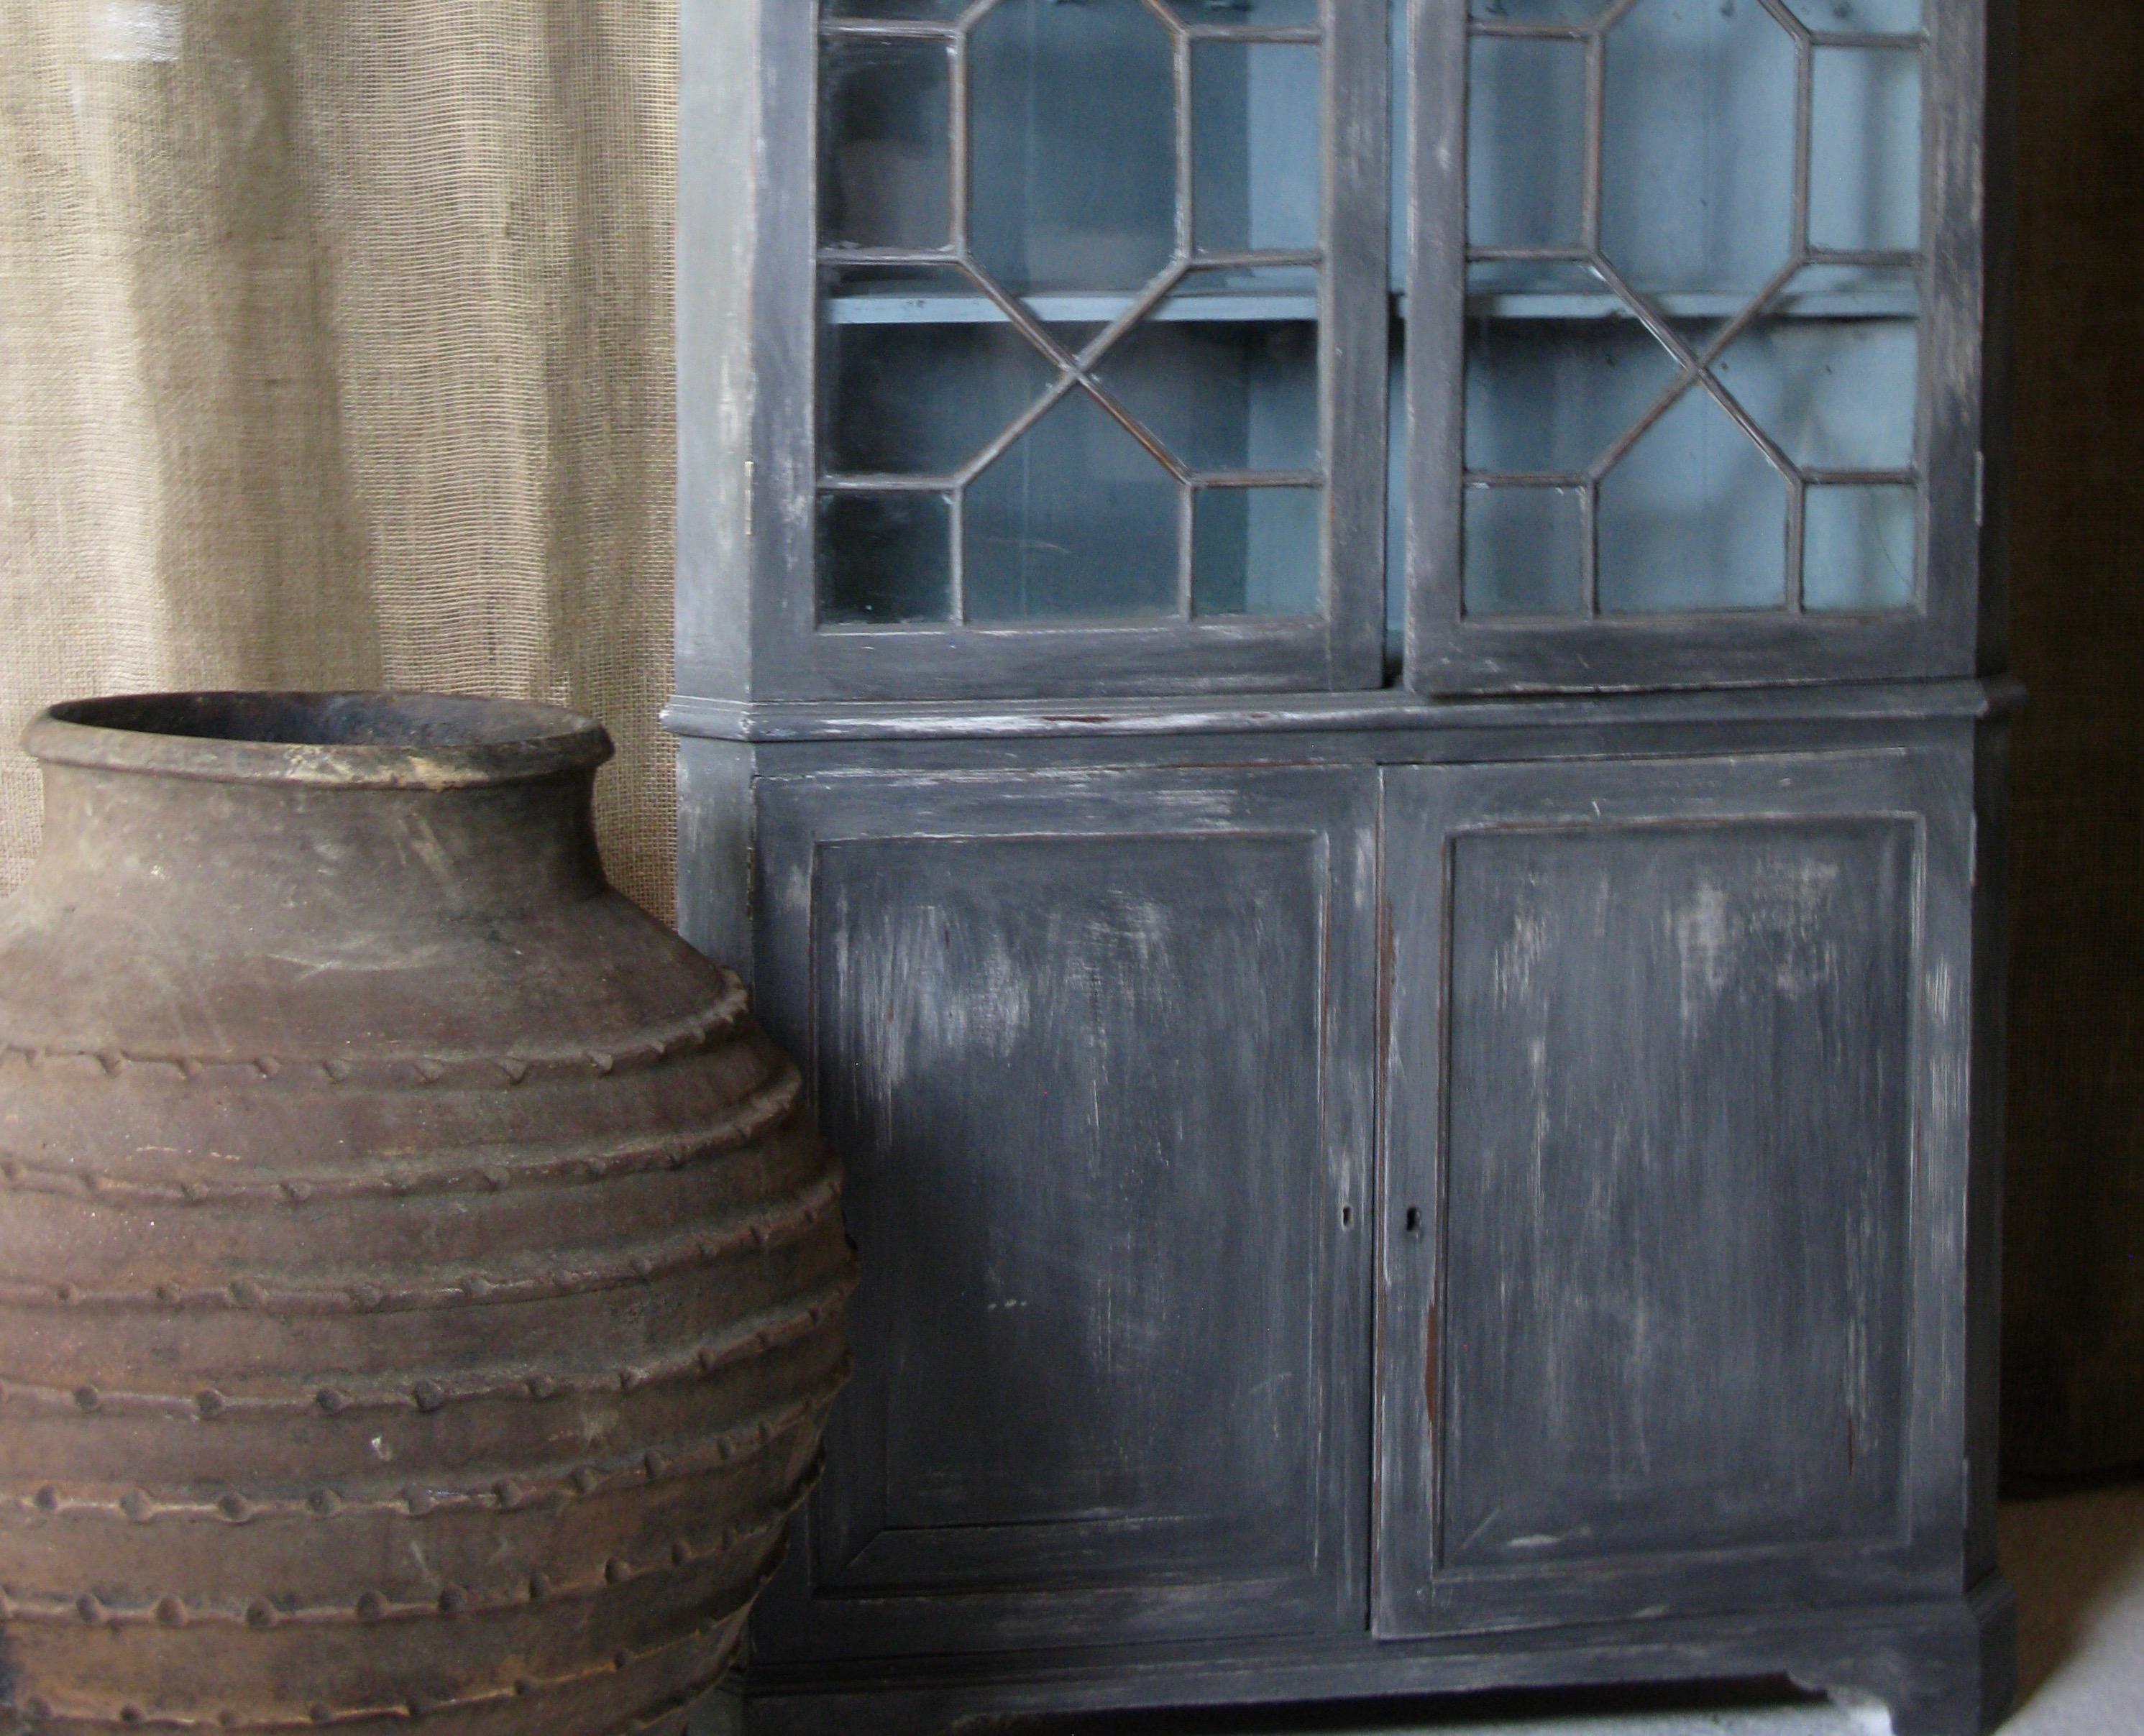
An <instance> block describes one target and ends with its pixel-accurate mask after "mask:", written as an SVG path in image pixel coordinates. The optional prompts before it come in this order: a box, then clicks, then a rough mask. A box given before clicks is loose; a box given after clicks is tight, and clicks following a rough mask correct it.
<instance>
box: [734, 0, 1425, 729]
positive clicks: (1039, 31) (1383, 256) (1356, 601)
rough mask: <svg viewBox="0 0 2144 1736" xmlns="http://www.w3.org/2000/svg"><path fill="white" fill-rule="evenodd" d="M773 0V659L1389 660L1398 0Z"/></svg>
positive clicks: (1047, 672) (763, 438)
mask: <svg viewBox="0 0 2144 1736" xmlns="http://www.w3.org/2000/svg"><path fill="white" fill-rule="evenodd" d="M762 3H763V4H764V7H765V11H764V17H765V26H764V39H765V44H766V47H765V53H766V55H767V63H768V67H769V69H770V71H769V76H770V78H771V79H772V80H773V81H774V85H775V89H774V94H773V95H772V96H771V97H769V99H768V102H769V107H768V117H769V126H770V130H771V132H772V135H773V138H772V144H773V147H774V148H773V149H772V151H771V152H770V153H769V157H768V161H771V162H772V165H774V166H775V168H776V170H777V172H779V173H782V174H791V173H796V172H798V171H801V170H802V167H803V166H805V165H807V164H816V171H817V173H816V185H815V186H810V187H809V188H808V189H807V188H806V187H804V186H797V187H795V188H792V189H789V190H787V191H788V192H789V195H790V196H789V197H788V198H787V199H786V200H784V201H782V203H781V205H780V207H779V210H780V220H779V222H778V224H777V225H775V226H771V227H768V228H767V229H765V230H763V231H762V235H761V236H760V238H759V239H760V245H761V246H762V249H763V250H764V251H765V255H766V257H765V260H764V265H763V270H764V279H765V281H764V287H763V289H762V292H761V295H762V300H761V305H762V317H763V318H764V319H765V320H766V322H767V335H768V340H769V342H768V347H769V352H770V363H771V364H774V365H771V366H770V368H769V370H768V372H767V375H766V378H767V382H768V384H767V399H768V408H769V414H768V418H767V423H766V425H765V426H764V428H763V429H762V431H761V435H760V439H759V442H758V445H759V449H760V451H761V452H762V454H763V459H762V464H761V465H760V469H759V471H758V473H757V476H756V479H755V487H756V488H757V491H758V497H759V498H757V501H756V503H755V515H754V516H755V520H756V529H755V540H756V556H757V561H756V564H757V567H758V568H759V572H760V582H761V588H762V613H763V614H764V617H765V622H766V625H767V631H768V632H769V633H770V635H771V636H772V637H770V639H769V641H768V642H767V644H766V646H765V647H763V648H764V649H765V650H766V651H767V652H768V653H769V655H768V657H767V674H768V675H770V676H772V677H774V680H773V682H772V684H771V685H770V687H769V692H774V691H775V690H776V688H777V687H778V688H779V689H780V690H781V694H782V697H878V698H938V697H952V696H955V695H975V696H985V697H1006V696H1014V697H1025V696H1032V695H1038V694H1041V695H1048V694H1057V693H1122V692H1199V691H1203V690H1206V689H1211V688H1221V689H1245V688H1273V687H1279V688H1296V689H1310V690H1315V689H1319V688H1326V687H1374V686H1376V685H1377V683H1378V682H1379V681H1380V680H1381V679H1382V620H1383V594H1384V584H1383V558H1382V550H1383V546H1384V519H1383V512H1382V505H1383V498H1384V482H1385V449H1384V442H1385V436H1386V428H1387V417H1386V370H1385V356H1386V335H1387V323H1388V320H1387V226H1388V197H1389V152H1388V141H1387V134H1386V117H1387V112H1388V102H1387V93H1388V91H1389V87H1390V67H1389V61H1388V37H1389V32H1388V22H1387V21H1388V14H1387V11H1386V9H1385V7H1383V6H1382V5H1381V4H1366V3H1363V0H1218V3H1216V0H1080V3H1079V4H1077V5H1066V4H1064V3H1063V0H978V3H972V4H969V3H961V4H954V3H946V0H926V3H918V0H818V3H812V0H780V3H773V0H762ZM814 112H816V136H814V130H813V115H814ZM799 370H801V374H802V377H800V374H799Z"/></svg>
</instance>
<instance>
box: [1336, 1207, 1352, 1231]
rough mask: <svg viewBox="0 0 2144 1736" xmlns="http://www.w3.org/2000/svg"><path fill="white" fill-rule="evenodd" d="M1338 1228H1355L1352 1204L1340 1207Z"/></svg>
mask: <svg viewBox="0 0 2144 1736" xmlns="http://www.w3.org/2000/svg"><path fill="white" fill-rule="evenodd" d="M1340 1228H1342V1229H1343V1230H1352V1228H1355V1208H1353V1207H1352V1206H1342V1207H1341V1208H1340Z"/></svg>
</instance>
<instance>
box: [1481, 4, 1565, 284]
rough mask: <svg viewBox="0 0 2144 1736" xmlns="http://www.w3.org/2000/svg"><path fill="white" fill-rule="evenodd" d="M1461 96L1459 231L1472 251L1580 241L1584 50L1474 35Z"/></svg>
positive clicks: (1508, 38)
mask: <svg viewBox="0 0 2144 1736" xmlns="http://www.w3.org/2000/svg"><path fill="white" fill-rule="evenodd" d="M1472 57H1473V69H1472V80H1473V83H1472V90H1471V92H1469V95H1468V97H1467V140H1468V143H1467V236H1468V239H1469V240H1471V241H1472V242H1473V243H1474V244H1475V245H1476V246H1481V247H1570V246H1577V245H1578V244H1579V243H1580V242H1581V241H1583V240H1584V235H1583V232H1582V230H1581V208H1582V206H1583V203H1584V200H1585V194H1586V48H1585V45H1584V44H1583V43H1581V42H1558V41H1554V40H1551V41H1546V42H1543V41H1540V40H1536V39H1526V38H1515V37H1494V36H1488V37H1484V36H1477V37H1475V38H1474V43H1473V47H1472Z"/></svg>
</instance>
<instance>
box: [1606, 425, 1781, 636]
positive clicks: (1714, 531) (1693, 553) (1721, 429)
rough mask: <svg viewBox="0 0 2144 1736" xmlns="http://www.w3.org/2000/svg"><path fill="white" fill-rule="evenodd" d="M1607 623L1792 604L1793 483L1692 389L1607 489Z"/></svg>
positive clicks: (1610, 477)
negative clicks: (1615, 617) (1611, 617)
mask: <svg viewBox="0 0 2144 1736" xmlns="http://www.w3.org/2000/svg"><path fill="white" fill-rule="evenodd" d="M1786 548H1787V484H1786V479H1784V477H1782V476H1781V475H1780V474H1779V473H1778V472H1777V471H1776V470H1774V469H1772V467H1771V465H1770V464H1768V463H1767V462H1766V461H1765V459H1764V454H1762V453H1761V452H1759V450H1758V449H1757V446H1756V444H1755V442H1754V441H1753V440H1751V439H1749V436H1748V435H1747V434H1744V433H1743V432H1742V430H1741V429H1739V428H1737V427H1736V426H1735V424H1734V422H1733V420H1732V419H1730V417H1729V416H1728V414H1727V413H1726V412H1725V410H1723V409H1720V406H1719V405H1718V404H1716V403H1715V402H1714V401H1713V399H1712V397H1711V395H1710V394H1709V393H1707V392H1705V391H1703V390H1701V389H1692V390H1690V391H1689V392H1686V393H1685V394H1684V395H1683V396H1682V397H1681V398H1680V399H1678V400H1677V402H1676V404H1675V408H1674V409H1671V410H1670V411H1669V412H1668V413H1667V414H1666V415H1665V416H1664V417H1662V418H1661V419H1660V421H1659V422H1658V423H1657V424H1655V426H1654V427H1653V428H1652V429H1650V431H1649V432H1648V433H1647V434H1646V435H1645V438H1644V439H1641V440H1640V441H1639V442H1638V443H1637V444H1636V445H1635V446H1634V447H1632V448H1631V449H1630V453H1629V454H1628V455H1627V456H1626V457H1625V459H1623V461H1622V462H1621V463H1620V464H1618V465H1616V467H1615V469H1613V470H1610V472H1609V473H1608V475H1607V477H1606V479H1605V480H1604V481H1603V482H1602V484H1601V508H1600V562H1601V570H1600V594H1601V612H1602V613H1604V614H1635V613H1648V612H1651V613H1657V612H1662V611H1670V612H1671V611H1683V610H1697V609H1776V608H1784V605H1785V603H1786Z"/></svg>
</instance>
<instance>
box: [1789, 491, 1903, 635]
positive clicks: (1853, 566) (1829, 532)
mask: <svg viewBox="0 0 2144 1736" xmlns="http://www.w3.org/2000/svg"><path fill="white" fill-rule="evenodd" d="M1803 526H1804V528H1803V541H1802V607H1803V608H1808V609H1829V610H1842V611H1859V612H1863V613H1874V612H1875V611H1878V610H1885V609H1903V608H1910V607H1911V606H1912V604H1913V593H1914V591H1915V588H1916V587H1915V584H1914V568H1915V566H1916V564H1917V560H1916V551H1917V549H1918V546H1919V538H1920V524H1919V502H1918V497H1917V496H1916V494H1915V493H1914V491H1913V489H1912V488H1911V487H1910V486H1909V485H1906V484H1875V485H1873V486H1871V485H1867V484H1855V485H1852V486H1845V487H1834V486H1827V487H1819V488H1812V489H1810V490H1809V499H1808V503H1807V505H1806V506H1805V507H1804V520H1803Z"/></svg>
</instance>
